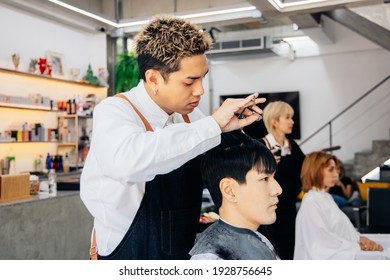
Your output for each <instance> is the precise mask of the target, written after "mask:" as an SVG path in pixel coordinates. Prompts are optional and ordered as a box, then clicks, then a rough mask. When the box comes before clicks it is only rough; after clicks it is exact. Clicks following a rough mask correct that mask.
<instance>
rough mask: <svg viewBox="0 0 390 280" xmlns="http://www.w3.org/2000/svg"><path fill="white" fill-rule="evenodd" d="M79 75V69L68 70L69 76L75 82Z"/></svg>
mask: <svg viewBox="0 0 390 280" xmlns="http://www.w3.org/2000/svg"><path fill="white" fill-rule="evenodd" d="M79 75H80V68H71V69H70V76H71V77H72V80H73V81H77V80H78V79H79Z"/></svg>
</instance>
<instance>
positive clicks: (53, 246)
mask: <svg viewBox="0 0 390 280" xmlns="http://www.w3.org/2000/svg"><path fill="white" fill-rule="evenodd" d="M92 224H93V218H92V216H91V215H90V214H89V212H88V211H87V209H86V208H85V206H84V204H83V203H82V201H81V199H80V193H79V191H58V192H57V194H56V195H55V196H49V194H48V193H39V194H38V195H34V196H31V197H29V198H27V199H23V200H18V201H13V202H4V203H0V259H2V260H31V259H37V260H79V259H81V260H82V259H88V258H89V256H88V249H89V243H90V235H91V229H92Z"/></svg>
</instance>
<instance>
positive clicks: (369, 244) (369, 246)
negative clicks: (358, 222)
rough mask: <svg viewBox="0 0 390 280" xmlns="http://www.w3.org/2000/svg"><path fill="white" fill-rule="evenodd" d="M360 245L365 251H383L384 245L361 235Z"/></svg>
mask: <svg viewBox="0 0 390 280" xmlns="http://www.w3.org/2000/svg"><path fill="white" fill-rule="evenodd" d="M359 245H360V249H362V250H363V251H383V247H382V246H381V245H380V244H378V243H376V242H374V241H372V240H370V239H368V238H367V237H364V236H360V241H359Z"/></svg>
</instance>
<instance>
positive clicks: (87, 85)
mask: <svg viewBox="0 0 390 280" xmlns="http://www.w3.org/2000/svg"><path fill="white" fill-rule="evenodd" d="M1 72H3V73H7V74H13V75H19V76H25V77H29V78H34V79H41V80H51V81H55V82H62V83H67V84H73V85H78V86H85V87H93V88H107V87H105V86H95V85H90V84H86V83H81V82H76V81H70V80H64V79H59V78H53V77H50V76H45V75H39V74H32V73H27V72H20V71H15V70H11V69H5V68H0V73H1Z"/></svg>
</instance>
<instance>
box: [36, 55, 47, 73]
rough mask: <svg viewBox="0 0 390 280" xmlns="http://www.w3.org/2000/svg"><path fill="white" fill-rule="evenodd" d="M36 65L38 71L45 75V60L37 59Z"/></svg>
mask: <svg viewBox="0 0 390 280" xmlns="http://www.w3.org/2000/svg"><path fill="white" fill-rule="evenodd" d="M38 65H39V71H40V72H41V74H42V75H43V74H44V73H45V71H46V67H47V64H46V58H39V61H38Z"/></svg>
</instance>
